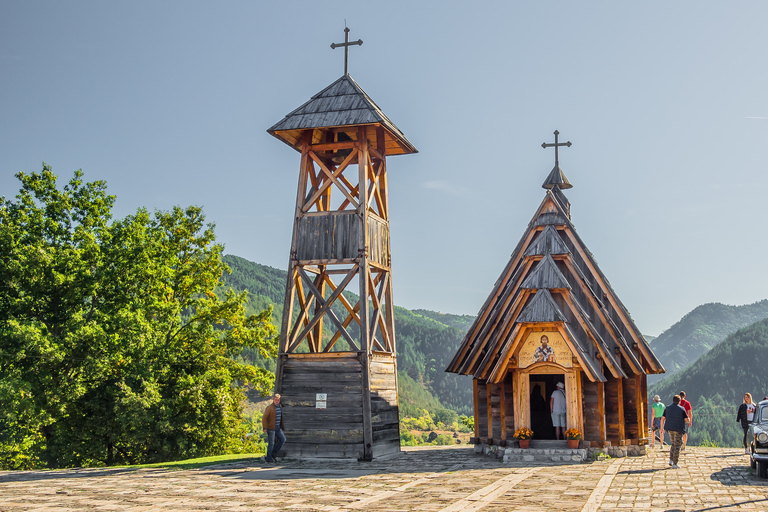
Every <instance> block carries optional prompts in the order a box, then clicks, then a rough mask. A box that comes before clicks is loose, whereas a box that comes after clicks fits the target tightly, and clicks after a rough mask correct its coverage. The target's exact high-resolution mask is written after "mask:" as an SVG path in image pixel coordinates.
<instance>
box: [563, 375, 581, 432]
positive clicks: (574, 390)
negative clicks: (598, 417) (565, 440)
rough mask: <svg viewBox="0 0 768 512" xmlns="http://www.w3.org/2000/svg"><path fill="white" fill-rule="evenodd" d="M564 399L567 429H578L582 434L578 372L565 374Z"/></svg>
mask: <svg viewBox="0 0 768 512" xmlns="http://www.w3.org/2000/svg"><path fill="white" fill-rule="evenodd" d="M565 397H566V407H567V411H568V413H567V415H566V422H567V426H568V428H578V429H579V430H580V431H582V432H584V428H583V427H584V422H583V420H582V414H581V378H580V374H579V371H578V370H576V371H572V372H568V373H566V374H565Z"/></svg>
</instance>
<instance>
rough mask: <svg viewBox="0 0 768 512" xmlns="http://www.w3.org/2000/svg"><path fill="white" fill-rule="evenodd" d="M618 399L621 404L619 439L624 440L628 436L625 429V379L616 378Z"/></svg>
mask: <svg viewBox="0 0 768 512" xmlns="http://www.w3.org/2000/svg"><path fill="white" fill-rule="evenodd" d="M616 392H617V393H616V394H617V396H616V400H617V401H618V404H619V411H618V416H619V440H621V441H623V440H624V439H625V438H626V433H625V431H624V379H616Z"/></svg>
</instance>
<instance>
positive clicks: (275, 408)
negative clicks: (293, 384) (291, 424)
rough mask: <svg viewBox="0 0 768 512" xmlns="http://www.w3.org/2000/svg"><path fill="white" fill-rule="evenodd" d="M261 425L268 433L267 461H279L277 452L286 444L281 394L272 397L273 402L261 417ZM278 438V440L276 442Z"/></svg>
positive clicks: (265, 458)
mask: <svg viewBox="0 0 768 512" xmlns="http://www.w3.org/2000/svg"><path fill="white" fill-rule="evenodd" d="M261 426H262V427H264V431H265V432H266V433H267V455H266V457H264V460H265V461H266V462H277V460H276V459H277V453H278V452H279V451H280V448H282V447H283V445H284V444H285V434H283V429H284V428H285V422H284V421H283V408H282V407H281V406H280V395H279V394H278V393H275V396H274V397H272V403H271V404H269V405H268V406H267V408H266V409H264V416H262V417H261ZM275 438H277V442H275Z"/></svg>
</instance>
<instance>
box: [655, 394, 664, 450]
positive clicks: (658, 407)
mask: <svg viewBox="0 0 768 512" xmlns="http://www.w3.org/2000/svg"><path fill="white" fill-rule="evenodd" d="M665 408H666V406H665V405H664V403H663V402H662V401H661V397H660V396H659V395H656V396H654V397H653V404H652V405H651V414H652V416H651V430H652V432H651V448H653V447H654V445H655V441H656V432H658V433H659V442H661V448H664V429H663V428H662V427H661V416H662V415H663V414H664V409H665Z"/></svg>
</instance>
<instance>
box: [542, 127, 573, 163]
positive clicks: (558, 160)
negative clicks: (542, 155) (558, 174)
mask: <svg viewBox="0 0 768 512" xmlns="http://www.w3.org/2000/svg"><path fill="white" fill-rule="evenodd" d="M558 135H560V132H559V131H557V130H555V142H554V144H553V143H546V142H543V143H542V144H541V147H543V148H544V149H547V148H552V147H553V148H555V167H557V166H558V165H559V164H560V157H559V155H558V153H557V148H558V147H560V146H565V147H568V148H569V147H571V141H568V142H557V136H558Z"/></svg>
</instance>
